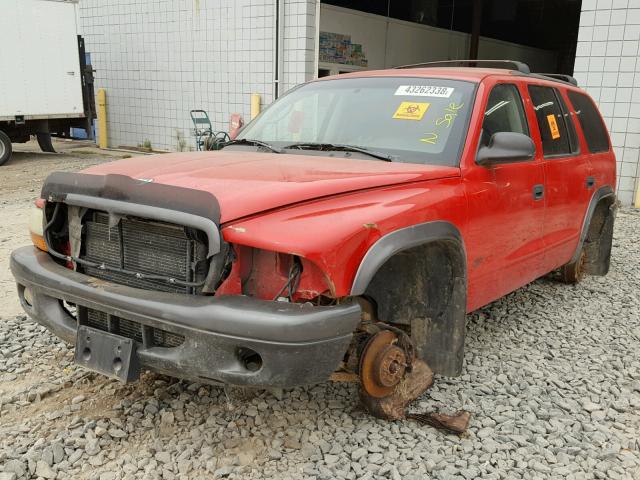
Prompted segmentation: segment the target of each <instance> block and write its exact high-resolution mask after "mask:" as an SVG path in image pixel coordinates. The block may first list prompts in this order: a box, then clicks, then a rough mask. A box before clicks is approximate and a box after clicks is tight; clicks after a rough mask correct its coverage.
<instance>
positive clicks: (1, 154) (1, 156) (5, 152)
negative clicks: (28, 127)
mask: <svg viewBox="0 0 640 480" xmlns="http://www.w3.org/2000/svg"><path fill="white" fill-rule="evenodd" d="M12 152H13V149H12V147H11V139H10V138H9V136H8V135H7V134H6V133H4V132H3V131H0V166H2V165H4V164H5V163H7V162H8V161H9V159H10V158H11V153H12Z"/></svg>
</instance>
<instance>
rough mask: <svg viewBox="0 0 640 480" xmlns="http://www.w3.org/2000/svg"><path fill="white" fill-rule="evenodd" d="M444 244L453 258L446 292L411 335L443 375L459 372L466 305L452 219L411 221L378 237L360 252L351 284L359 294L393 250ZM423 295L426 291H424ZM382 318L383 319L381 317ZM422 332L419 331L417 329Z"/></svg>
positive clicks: (463, 266) (462, 256)
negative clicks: (454, 256)
mask: <svg viewBox="0 0 640 480" xmlns="http://www.w3.org/2000/svg"><path fill="white" fill-rule="evenodd" d="M434 243H437V244H440V245H443V244H445V245H447V249H449V248H453V251H454V252H455V255H456V258H453V259H452V262H451V267H450V268H451V277H450V278H449V286H450V288H449V289H448V292H449V294H448V296H447V297H442V298H439V299H438V300H437V301H434V302H429V303H432V304H433V308H434V310H433V311H431V312H430V313H429V314H428V315H427V317H426V318H423V319H418V318H416V319H413V318H412V319H411V320H410V321H411V322H413V321H414V320H420V321H423V322H424V323H422V326H417V330H416V332H415V333H414V332H413V323H412V327H411V328H412V339H413V341H414V343H415V346H416V351H417V352H418V354H419V356H420V357H421V358H423V359H424V360H425V361H426V362H427V364H428V365H429V367H431V369H432V370H433V371H434V372H435V373H439V374H442V375H446V376H457V375H460V374H461V373H462V365H463V359H464V342H465V321H466V309H467V256H466V250H465V247H464V241H463V239H462V235H461V234H460V231H459V230H458V228H457V227H456V226H455V225H453V224H452V223H449V222H445V221H434V222H427V223H421V224H417V225H412V226H410V227H406V228H401V229H399V230H395V231H393V232H390V233H388V234H387V235H384V236H383V237H381V238H380V239H379V240H378V241H377V242H376V243H374V244H373V246H372V247H371V248H370V249H369V251H368V252H367V253H366V255H365V256H364V258H363V260H362V262H361V263H360V266H359V268H358V271H357V272H356V276H355V279H354V282H353V285H352V288H351V295H352V296H357V295H363V294H365V292H367V289H368V287H369V285H370V283H371V282H372V280H373V279H374V277H375V275H376V274H377V272H378V271H379V270H380V269H381V268H382V267H383V265H384V264H385V263H386V262H387V261H389V260H390V259H392V258H393V257H394V256H395V255H396V254H398V253H400V252H403V251H405V250H410V249H413V248H414V247H422V246H428V245H429V244H434ZM425 295H427V296H428V295H429V292H428V291H425ZM382 320H383V321H384V320H385V319H382ZM419 332H423V333H419Z"/></svg>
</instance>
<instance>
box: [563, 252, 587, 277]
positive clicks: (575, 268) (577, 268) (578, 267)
mask: <svg viewBox="0 0 640 480" xmlns="http://www.w3.org/2000/svg"><path fill="white" fill-rule="evenodd" d="M585 260H586V254H585V251H584V248H583V249H582V250H581V251H580V256H579V257H578V259H577V260H576V261H575V262H571V263H567V264H566V265H563V266H562V267H560V279H561V280H562V281H563V282H564V283H568V284H570V285H575V284H577V283H580V282H581V281H582V280H583V279H584V276H585V272H584V263H585Z"/></svg>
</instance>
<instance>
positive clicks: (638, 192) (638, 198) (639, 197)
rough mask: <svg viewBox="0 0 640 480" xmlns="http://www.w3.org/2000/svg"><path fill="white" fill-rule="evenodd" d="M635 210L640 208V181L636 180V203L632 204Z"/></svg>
mask: <svg viewBox="0 0 640 480" xmlns="http://www.w3.org/2000/svg"><path fill="white" fill-rule="evenodd" d="M634 206H635V207H636V208H640V180H638V188H637V190H636V201H635V202H634Z"/></svg>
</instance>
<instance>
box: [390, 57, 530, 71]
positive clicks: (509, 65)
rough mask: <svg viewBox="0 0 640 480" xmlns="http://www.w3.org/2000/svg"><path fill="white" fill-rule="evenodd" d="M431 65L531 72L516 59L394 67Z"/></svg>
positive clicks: (415, 66) (425, 65) (427, 65)
mask: <svg viewBox="0 0 640 480" xmlns="http://www.w3.org/2000/svg"><path fill="white" fill-rule="evenodd" d="M432 67H477V68H483V67H484V68H505V69H508V70H516V71H518V72H520V73H531V70H530V69H529V65H527V64H526V63H522V62H518V61H517V60H441V61H438V62H426V63H415V64H413V65H402V66H399V67H395V68H432Z"/></svg>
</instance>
